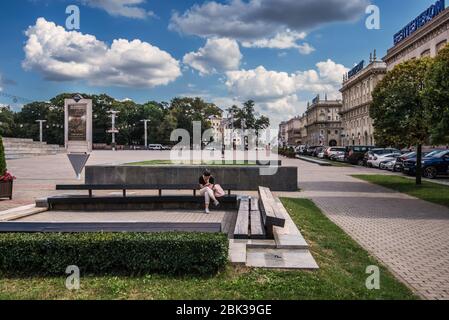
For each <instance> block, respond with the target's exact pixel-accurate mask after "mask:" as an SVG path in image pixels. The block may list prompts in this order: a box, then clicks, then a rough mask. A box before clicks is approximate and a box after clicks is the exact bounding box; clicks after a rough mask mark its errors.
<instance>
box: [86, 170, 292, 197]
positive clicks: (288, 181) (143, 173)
mask: <svg viewBox="0 0 449 320" xmlns="http://www.w3.org/2000/svg"><path fill="white" fill-rule="evenodd" d="M206 168H207V169H209V170H210V171H211V172H212V175H213V176H214V177H215V179H216V183H218V184H223V185H226V184H227V185H238V186H239V188H238V190H237V191H257V190H258V187H259V186H262V187H267V188H270V189H271V190H272V191H297V190H298V168H297V167H278V168H277V172H276V174H274V175H267V176H265V175H261V174H260V169H261V167H259V166H211V167H206V166H126V165H124V166H117V165H115V166H111V165H104V166H87V167H86V179H85V183H86V184H137V185H145V184H191V183H197V181H198V178H199V177H200V176H201V174H202V173H203V172H204V170H205V169H206Z"/></svg>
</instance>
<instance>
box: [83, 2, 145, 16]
mask: <svg viewBox="0 0 449 320" xmlns="http://www.w3.org/2000/svg"><path fill="white" fill-rule="evenodd" d="M81 2H82V3H83V4H86V5H88V6H90V7H93V8H99V9H103V10H105V11H106V12H107V13H109V14H110V15H111V16H122V17H127V18H136V19H145V18H147V17H151V16H154V13H153V12H152V11H147V10H145V9H144V8H142V7H140V6H139V5H142V4H144V3H145V2H146V1H145V0H81Z"/></svg>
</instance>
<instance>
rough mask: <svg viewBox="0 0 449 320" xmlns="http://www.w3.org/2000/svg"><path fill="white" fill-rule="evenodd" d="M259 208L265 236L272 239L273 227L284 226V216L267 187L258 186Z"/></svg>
mask: <svg viewBox="0 0 449 320" xmlns="http://www.w3.org/2000/svg"><path fill="white" fill-rule="evenodd" d="M259 208H260V212H261V214H262V223H263V225H264V226H265V230H266V233H267V238H269V239H273V238H274V232H273V227H281V228H284V226H285V216H284V215H283V213H282V211H281V210H280V209H279V207H278V204H277V203H276V200H275V198H274V196H273V194H272V193H271V190H270V189H269V188H265V187H259Z"/></svg>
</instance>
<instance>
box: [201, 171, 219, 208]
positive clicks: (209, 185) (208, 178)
mask: <svg viewBox="0 0 449 320" xmlns="http://www.w3.org/2000/svg"><path fill="white" fill-rule="evenodd" d="M199 184H200V195H201V196H204V200H205V204H206V213H207V214H208V213H210V211H209V204H210V202H211V201H213V203H214V205H215V206H218V205H219V204H220V202H218V200H217V198H220V197H222V196H223V195H224V192H223V189H222V188H221V187H220V185H218V184H215V178H214V177H213V176H212V175H211V173H210V171H209V170H206V171H204V173H203V175H202V176H201V177H200V179H199Z"/></svg>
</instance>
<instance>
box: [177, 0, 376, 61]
mask: <svg viewBox="0 0 449 320" xmlns="http://www.w3.org/2000/svg"><path fill="white" fill-rule="evenodd" d="M368 4H369V1H368V0H321V1H316V0H301V1H298V0H277V1H271V0H250V1H241V0H230V1H228V2H225V3H219V2H215V1H210V2H205V3H203V4H201V5H199V4H195V5H194V6H192V7H191V8H190V9H189V10H187V11H185V12H183V13H179V12H175V13H174V14H173V15H172V18H171V21H170V25H169V28H170V29H171V30H176V31H178V32H180V33H183V34H188V35H196V36H200V37H205V38H210V37H225V38H231V39H235V40H238V41H240V42H241V43H242V45H243V46H245V47H258V48H276V49H287V48H296V49H298V50H299V52H300V53H302V54H310V53H311V52H313V50H314V49H313V47H312V46H311V45H310V44H308V43H300V42H299V41H300V40H304V39H305V37H306V32H307V31H309V30H312V29H314V28H317V27H319V26H321V25H324V24H329V23H335V22H350V21H356V20H357V19H358V18H360V17H361V16H362V15H363V14H364V12H365V8H366V6H367V5H368Z"/></svg>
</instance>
